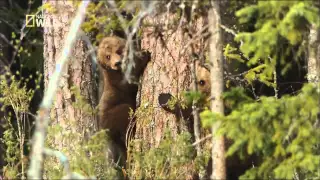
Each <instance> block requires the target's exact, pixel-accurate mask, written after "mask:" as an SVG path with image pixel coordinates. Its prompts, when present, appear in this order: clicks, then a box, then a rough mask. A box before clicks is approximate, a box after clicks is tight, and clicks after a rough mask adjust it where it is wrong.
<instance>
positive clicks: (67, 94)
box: [43, 0, 97, 156]
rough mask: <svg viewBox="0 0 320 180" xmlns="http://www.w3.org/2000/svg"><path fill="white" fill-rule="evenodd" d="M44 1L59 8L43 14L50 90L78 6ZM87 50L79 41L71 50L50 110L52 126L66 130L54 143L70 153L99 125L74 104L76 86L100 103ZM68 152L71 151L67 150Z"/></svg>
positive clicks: (61, 0) (65, 1) (92, 101)
mask: <svg viewBox="0 0 320 180" xmlns="http://www.w3.org/2000/svg"><path fill="white" fill-rule="evenodd" d="M43 3H47V4H50V5H51V7H52V8H53V9H54V11H56V12H54V13H51V12H49V11H46V12H45V14H44V18H45V19H44V21H45V22H46V26H45V27H44V84H45V86H44V87H45V90H47V88H48V82H49V80H50V76H51V75H52V73H53V72H54V70H55V68H60V65H59V62H58V60H59V57H60V56H61V53H62V47H63V42H64V39H65V38H66V35H67V33H68V31H69V28H70V23H71V20H72V19H73V18H74V16H75V13H76V11H77V7H76V5H75V4H74V2H73V1H68V0H59V1H50V0H44V1H43ZM85 50H86V44H85V42H84V41H82V40H77V41H76V42H75V45H74V47H73V49H72V51H71V52H70V53H71V55H70V58H71V59H70V61H69V64H68V66H67V67H68V68H67V69H63V70H62V77H61V79H60V80H59V87H58V90H57V93H56V96H55V97H56V98H55V101H54V103H53V106H52V109H51V112H50V118H51V122H52V125H59V126H60V127H62V129H63V131H62V132H61V133H58V134H55V136H54V140H53V142H54V145H55V148H57V150H62V149H68V152H73V149H74V147H75V145H77V143H79V141H81V138H79V137H88V136H89V135H90V134H92V133H93V132H94V131H95V128H96V126H95V124H96V119H95V116H94V114H90V113H88V112H86V111H85V110H84V109H81V108H79V107H75V106H74V104H73V103H75V102H78V101H79V99H78V98H77V97H75V96H74V94H73V92H72V90H71V88H72V87H76V88H77V89H78V90H79V91H80V94H81V96H82V97H84V98H85V100H86V102H87V103H88V104H89V105H90V106H91V107H95V106H96V105H97V97H96V96H95V95H96V92H95V91H96V88H95V87H94V83H93V82H94V76H93V72H92V71H93V69H92V60H91V59H90V57H89V56H88V54H87V53H86V51H85ZM70 134H73V135H75V134H77V135H78V136H77V137H78V138H68V137H70ZM79 135H80V136H79ZM66 155H67V156H68V155H72V154H68V153H66Z"/></svg>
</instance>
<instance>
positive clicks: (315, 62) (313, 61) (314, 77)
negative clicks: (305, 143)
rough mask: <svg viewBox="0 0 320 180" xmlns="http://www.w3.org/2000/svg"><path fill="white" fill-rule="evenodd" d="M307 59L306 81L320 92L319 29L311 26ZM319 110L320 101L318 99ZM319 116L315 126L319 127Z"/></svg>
mask: <svg viewBox="0 0 320 180" xmlns="http://www.w3.org/2000/svg"><path fill="white" fill-rule="evenodd" d="M308 54H309V57H308V81H309V82H313V83H317V84H318V89H319V90H320V87H319V86H320V85H319V83H320V28H316V27H315V25H313V26H312V27H311V29H310V35H309V52H308ZM319 108H320V99H319ZM319 121H320V114H319V115H318V119H317V121H316V124H315V126H316V127H320V122H319Z"/></svg>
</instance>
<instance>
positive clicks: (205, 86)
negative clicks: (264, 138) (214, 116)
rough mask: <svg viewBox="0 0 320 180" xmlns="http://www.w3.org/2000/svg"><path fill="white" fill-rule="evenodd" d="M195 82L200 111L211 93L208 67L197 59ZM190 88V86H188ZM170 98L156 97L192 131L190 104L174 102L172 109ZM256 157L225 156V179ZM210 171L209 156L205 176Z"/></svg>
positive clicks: (241, 170)
mask: <svg viewBox="0 0 320 180" xmlns="http://www.w3.org/2000/svg"><path fill="white" fill-rule="evenodd" d="M195 71H196V84H197V89H198V91H199V92H201V93H202V94H203V95H204V96H205V98H206V99H205V101H204V104H199V105H200V107H199V108H200V112H201V111H202V110H203V109H204V107H206V106H209V100H210V99H209V98H210V94H211V80H210V71H209V68H208V67H206V66H205V65H202V64H200V62H198V61H197V63H196V67H195ZM190 89H192V86H190ZM171 98H172V95H171V94H168V93H164V94H160V95H159V97H158V102H159V105H160V106H161V107H162V108H163V109H164V110H166V111H167V112H170V113H174V114H175V115H176V116H177V118H178V119H184V120H187V121H189V122H191V123H190V124H189V129H190V132H191V133H193V115H192V106H191V105H189V106H187V108H184V109H183V108H182V107H181V105H180V104H179V103H177V104H175V106H174V109H170V108H169V106H168V101H169V100H170V99H171ZM231 144H232V141H231V140H229V139H227V140H226V147H227V148H228V147H230V145H231ZM257 161H258V158H257V157H256V156H255V155H250V156H249V155H248V156H247V157H245V159H243V160H241V159H240V158H239V157H238V156H237V155H233V156H231V157H228V158H227V179H238V178H239V176H240V175H242V174H244V172H245V171H246V170H248V169H250V168H251V167H252V164H257ZM211 173H212V159H211V158H210V160H209V162H208V166H207V177H210V176H211Z"/></svg>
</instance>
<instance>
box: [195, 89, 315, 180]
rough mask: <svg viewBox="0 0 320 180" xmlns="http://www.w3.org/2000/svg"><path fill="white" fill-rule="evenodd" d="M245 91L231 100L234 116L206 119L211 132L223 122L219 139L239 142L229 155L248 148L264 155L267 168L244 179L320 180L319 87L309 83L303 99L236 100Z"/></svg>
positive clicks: (236, 92) (254, 170)
mask: <svg viewBox="0 0 320 180" xmlns="http://www.w3.org/2000/svg"><path fill="white" fill-rule="evenodd" d="M240 92H243V91H242V90H240V91H239V89H234V90H232V91H231V92H229V93H228V95H226V96H225V98H226V101H227V102H230V101H231V103H230V104H231V105H232V106H233V107H234V109H233V111H232V113H231V114H230V115H227V116H225V117H222V116H221V115H219V114H213V113H211V112H210V111H206V112H203V113H202V114H201V118H202V120H203V122H204V124H205V125H206V126H207V127H210V125H211V124H212V123H214V122H216V121H220V122H221V126H220V129H219V131H218V134H224V135H225V136H226V137H227V138H230V139H231V140H233V141H234V144H233V145H232V146H231V147H230V148H229V149H228V153H227V154H228V155H232V154H234V153H237V152H240V149H243V148H245V149H246V151H247V153H248V154H253V153H255V154H259V155H262V156H261V157H262V158H263V163H262V164H261V165H260V166H258V167H256V168H252V169H250V170H249V171H247V172H246V174H245V175H243V176H242V178H244V179H252V178H264V179H266V178H271V177H272V178H277V179H287V178H290V179H291V178H293V175H294V173H295V172H296V171H297V172H299V173H300V175H301V176H302V177H304V178H311V177H315V175H316V173H317V172H319V170H320V169H319V167H320V150H319V139H320V131H319V129H317V128H316V127H315V126H314V124H315V123H316V121H317V115H318V113H319V107H318V100H319V98H320V96H319V93H317V88H316V87H315V86H314V85H311V84H309V85H305V86H304V87H303V89H302V92H301V93H300V94H298V95H297V96H285V97H282V98H281V99H276V98H274V97H261V100H260V101H259V102H256V101H253V100H250V99H248V97H246V95H244V94H243V95H241V96H240V97H241V99H242V102H241V101H239V102H236V101H234V99H237V96H238V95H239V93H240ZM229 98H230V99H229ZM243 100H244V101H243ZM304 178H303V179H304Z"/></svg>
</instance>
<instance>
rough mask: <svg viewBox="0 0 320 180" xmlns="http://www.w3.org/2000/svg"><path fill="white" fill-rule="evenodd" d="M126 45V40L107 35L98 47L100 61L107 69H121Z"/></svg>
mask: <svg viewBox="0 0 320 180" xmlns="http://www.w3.org/2000/svg"><path fill="white" fill-rule="evenodd" d="M125 45H126V40H125V39H122V38H119V37H116V36H110V37H105V38H103V39H102V41H101V42H100V44H99V47H98V63H99V64H100V66H101V67H102V68H104V69H106V70H110V69H111V70H115V71H120V70H121V63H122V58H123V53H124V52H123V51H124V48H125Z"/></svg>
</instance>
